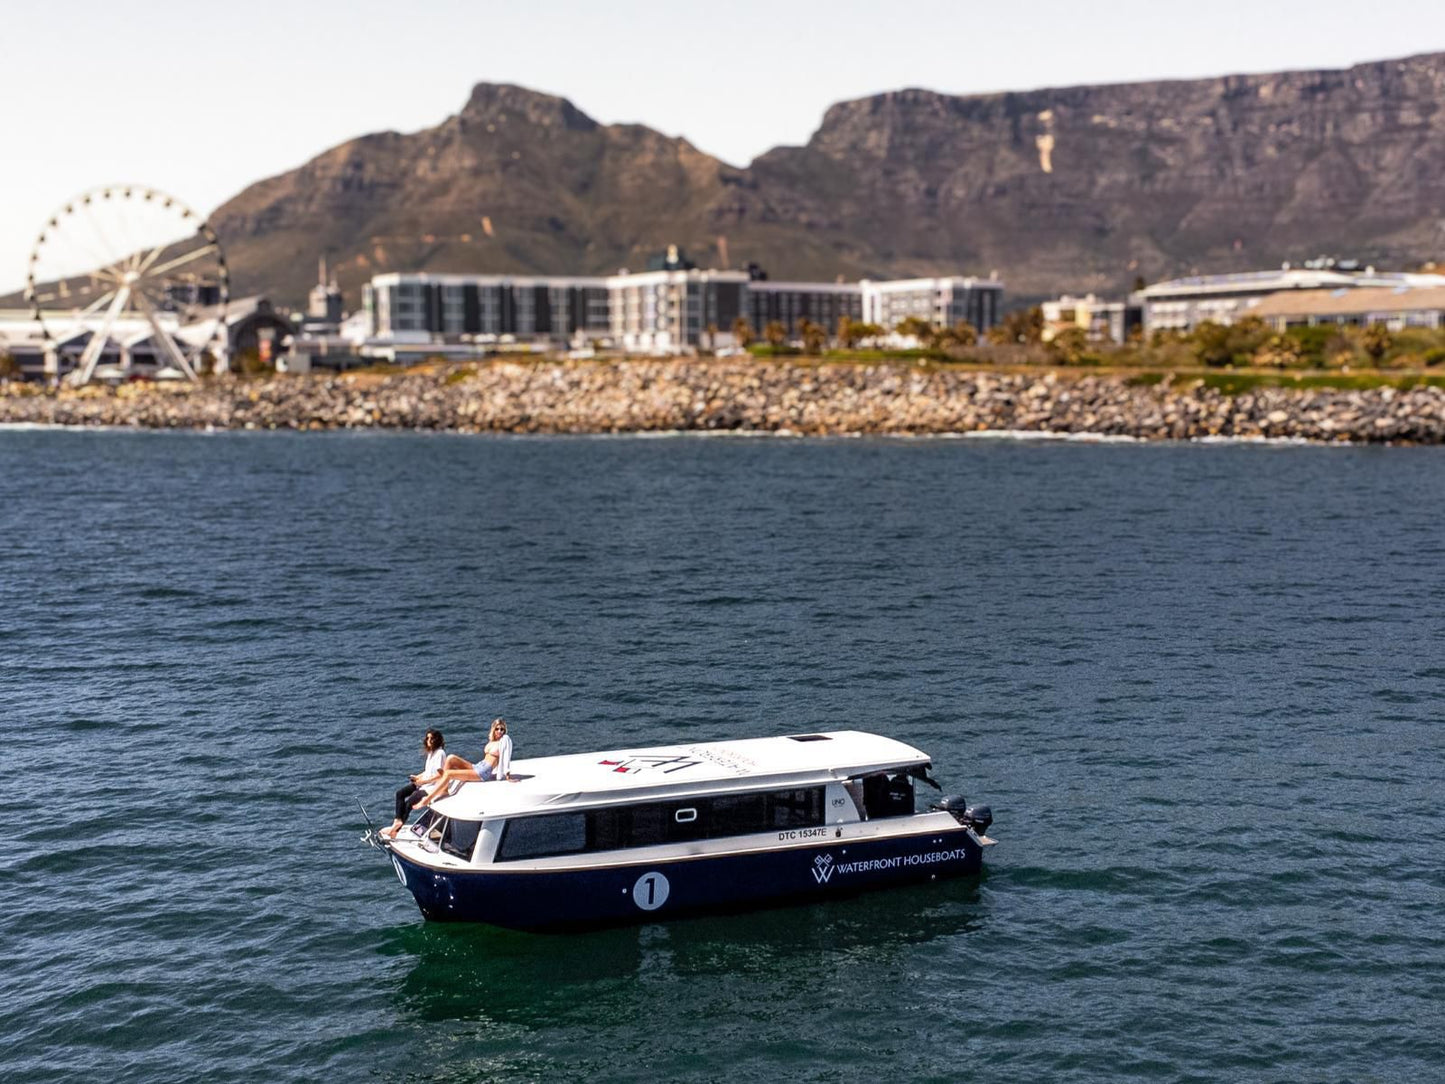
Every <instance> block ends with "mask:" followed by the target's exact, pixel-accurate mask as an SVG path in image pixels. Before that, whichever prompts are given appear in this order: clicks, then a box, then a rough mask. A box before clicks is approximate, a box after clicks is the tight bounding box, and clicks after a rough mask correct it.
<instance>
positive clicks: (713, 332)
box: [607, 270, 748, 354]
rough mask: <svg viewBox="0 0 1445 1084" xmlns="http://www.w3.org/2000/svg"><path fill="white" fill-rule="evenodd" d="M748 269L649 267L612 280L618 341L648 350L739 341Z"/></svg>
mask: <svg viewBox="0 0 1445 1084" xmlns="http://www.w3.org/2000/svg"><path fill="white" fill-rule="evenodd" d="M747 290H748V273H747V272H746V271H698V270H686V271H684V270H676V271H643V272H640V273H637V274H625V275H613V276H612V277H611V278H609V279H607V297H608V304H609V306H610V309H611V314H610V316H611V333H612V342H613V344H614V345H617V346H621V347H622V348H623V349H625V350H629V351H636V352H638V353H644V354H675V353H684V352H686V351H688V350H690V349H696V348H697V347H699V346H706V347H708V348H709V349H716V348H717V347H719V346H730V345H732V343H733V322H734V321H735V320H737V318H738V317H739V316H745V315H746V309H745V307H744V306H745V297H746V294H747Z"/></svg>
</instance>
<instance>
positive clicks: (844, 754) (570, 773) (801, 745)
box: [436, 730, 929, 820]
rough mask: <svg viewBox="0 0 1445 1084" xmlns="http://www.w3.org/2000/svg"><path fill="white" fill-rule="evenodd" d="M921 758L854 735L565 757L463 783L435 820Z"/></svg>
mask: <svg viewBox="0 0 1445 1084" xmlns="http://www.w3.org/2000/svg"><path fill="white" fill-rule="evenodd" d="M928 761H929V757H928V754H927V753H924V752H923V751H921V750H919V749H915V748H913V746H911V745H905V744H904V743H903V742H901V741H895V740H894V739H893V738H885V737H881V736H879V735H877V734H865V733H863V732H862V731H858V730H837V731H829V732H827V733H818V734H795V735H790V736H785V737H775V738H744V739H740V740H737V741H716V742H700V743H697V744H692V745H663V746H656V747H653V748H649V749H623V750H616V751H613V752H597V753H571V754H568V755H566V756H555V757H535V758H533V759H530V760H514V761H512V769H511V774H512V777H513V778H512V781H508V782H495V783H466V784H463V785H462V787H461V789H460V790H458V791H457V793H456V794H454V795H453V796H452V797H450V798H445V799H442V800H440V801H438V802H437V803H436V808H437V811H438V812H439V813H442V814H444V815H446V816H448V817H455V818H458V819H460V820H481V819H483V818H486V817H506V816H512V815H515V814H521V813H541V812H550V811H556V810H563V809H571V808H592V807H597V806H606V805H617V804H621V803H624V802H640V801H645V800H647V799H666V798H685V797H688V796H691V795H704V794H714V793H724V792H730V791H731V792H735V791H739V790H768V789H777V788H786V787H806V786H821V785H823V784H825V783H831V782H835V781H839V780H845V779H848V778H849V777H850V776H855V775H865V774H868V773H870V772H880V771H887V770H890V769H899V768H907V767H912V766H914V765H920V764H927V763H928Z"/></svg>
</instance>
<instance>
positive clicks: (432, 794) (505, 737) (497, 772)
mask: <svg viewBox="0 0 1445 1084" xmlns="http://www.w3.org/2000/svg"><path fill="white" fill-rule="evenodd" d="M491 739H492V740H491V741H489V742H487V747H486V748H485V749H483V750H482V762H481V763H480V764H472V763H471V762H469V761H466V760H463V759H462V758H461V757H459V756H449V757H447V759H446V762H445V767H444V770H443V771H442V774H441V777H440V778H439V779H438V780H437V785H436V786H435V787H433V788H432V789H431V790H430V791H428V792H427V795H426V797H425V798H423V799H422V800H421V801H419V802H417V803H416V808H418V809H424V808H425V807H427V806H429V805H431V804H432V802H433V801H435V800H436V799H437V798H442V797H445V796H446V793H447V788H448V787H450V786H451V785H452V784H453V783H474V782H482V783H490V782H493V781H495V780H499V779H506V778H507V776H508V775H509V774H510V772H511V769H512V739H511V736H510V735H509V734H508V733H507V723H506V720H505V719H493V720H492V730H491Z"/></svg>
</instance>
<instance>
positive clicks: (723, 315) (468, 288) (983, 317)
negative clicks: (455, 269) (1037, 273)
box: [363, 256, 1003, 356]
mask: <svg viewBox="0 0 1445 1084" xmlns="http://www.w3.org/2000/svg"><path fill="white" fill-rule="evenodd" d="M676 263H677V266H669V267H666V268H664V269H662V270H653V271H643V272H638V273H628V272H621V273H619V274H616V275H611V276H608V277H606V278H577V277H558V276H521V275H445V274H441V275H434V274H402V273H395V272H393V273H390V274H385V275H377V276H376V277H374V278H373V279H372V280H371V282H370V284H369V285H367V286H366V288H365V290H364V291H363V309H364V312H365V313H366V328H367V336H368V338H369V339H371V340H373V342H372V343H371V344H370V345H369V346H364V347H363V348H364V349H369V350H372V351H373V352H377V351H380V352H381V353H389V352H390V353H391V354H392V355H393V356H400V355H399V354H396V351H397V350H398V349H399V350H400V351H401V353H406V354H411V355H418V354H419V353H422V352H424V350H425V347H426V346H428V345H433V346H436V347H438V348H439V349H438V350H437V351H436V352H439V353H451V354H456V353H458V352H462V353H467V352H476V351H477V350H479V349H481V348H482V346H483V345H485V344H488V343H492V342H496V341H516V342H518V343H529V344H545V343H552V344H562V343H569V342H570V343H578V344H581V343H584V342H586V341H588V340H592V339H605V340H607V341H608V342H609V343H610V344H611V345H613V346H617V347H621V348H622V349H624V350H632V351H638V352H642V353H674V352H683V353H685V352H687V351H690V350H696V349H698V348H706V349H716V348H717V347H720V346H729V345H733V344H734V336H733V327H734V324H735V323H736V321H737V320H738V318H739V317H742V318H743V319H745V320H747V322H748V323H749V324H750V325H751V327H752V329H753V332H754V334H760V333H761V332H762V330H763V329H764V328H765V327H767V325H768V324H770V323H774V322H776V323H780V324H782V325H783V326H784V327H785V328H787V330H788V333H789V334H790V335H794V334H796V333H797V332H798V329H799V326H800V323H801V321H803V320H809V321H812V322H813V323H816V324H821V325H822V326H823V327H824V328H826V329H827V330H828V331H829V332H830V333H831V332H832V331H833V330H834V329H835V328H836V327H837V326H838V322H839V320H840V319H841V318H842V317H844V316H846V317H848V318H849V319H850V320H860V319H862V320H868V321H872V322H875V323H879V324H882V325H883V326H885V327H886V328H888V329H889V330H891V329H892V328H893V327H894V326H896V325H897V323H898V321H900V320H902V319H903V318H904V317H905V316H910V315H914V316H920V317H922V318H923V319H925V320H928V321H929V322H930V323H933V324H936V325H938V326H952V325H954V324H957V323H958V322H959V321H961V320H967V321H968V322H969V323H971V324H973V325H974V326H975V327H977V328H978V329H979V330H980V331H984V330H987V329H988V328H989V327H991V326H993V324H995V323H996V322H997V321H998V312H999V302H1000V298H1001V296H1002V293H1003V284H1002V283H1000V282H997V281H984V280H977V279H962V278H942V279H914V280H908V281H906V282H867V281H865V282H863V283H845V282H831V283H813V282H770V281H768V280H767V279H766V278H765V277H762V276H760V275H758V274H756V273H749V272H748V271H703V270H698V269H697V268H694V267H691V266H687V265H685V262H684V261H683V260H682V259H681V257H680V256H679V257H678V258H677V260H676ZM870 298H871V299H872V303H871V309H870ZM870 312H871V313H873V315H872V316H870V315H869V313H870Z"/></svg>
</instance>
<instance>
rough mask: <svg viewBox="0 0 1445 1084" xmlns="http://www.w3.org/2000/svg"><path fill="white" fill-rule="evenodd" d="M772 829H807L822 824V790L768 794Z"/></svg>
mask: <svg viewBox="0 0 1445 1084" xmlns="http://www.w3.org/2000/svg"><path fill="white" fill-rule="evenodd" d="M768 798H769V799H771V801H770V803H769V804H770V805H771V807H772V809H771V813H772V816H771V818H770V819H771V821H772V825H771V826H772V827H773V828H807V827H809V826H810V825H814V824H822V823H823V788H822V787H808V788H807V789H806V790H783V791H777V792H775V793H773V794H769V795H768Z"/></svg>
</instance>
